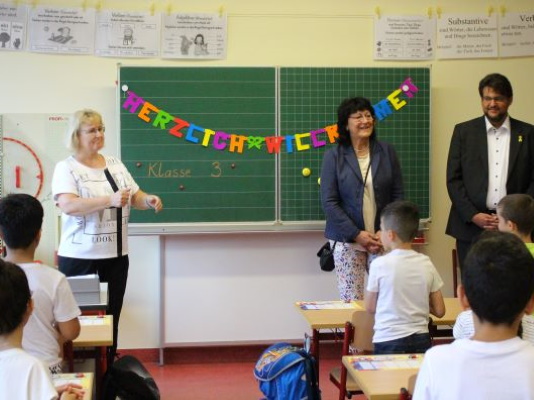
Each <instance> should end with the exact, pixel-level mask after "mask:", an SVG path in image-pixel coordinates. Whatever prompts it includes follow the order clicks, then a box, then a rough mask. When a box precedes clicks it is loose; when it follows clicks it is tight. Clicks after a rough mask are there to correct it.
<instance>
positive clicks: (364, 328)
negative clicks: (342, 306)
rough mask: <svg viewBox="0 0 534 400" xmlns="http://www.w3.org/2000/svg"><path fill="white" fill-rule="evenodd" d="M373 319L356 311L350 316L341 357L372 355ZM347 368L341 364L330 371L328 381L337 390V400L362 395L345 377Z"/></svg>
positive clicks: (365, 312) (350, 380)
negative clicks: (350, 319)
mask: <svg viewBox="0 0 534 400" xmlns="http://www.w3.org/2000/svg"><path fill="white" fill-rule="evenodd" d="M374 325H375V317H374V315H373V314H370V313H368V312H367V311H365V310H358V311H355V312H354V314H352V321H347V322H346V323H345V333H344V335H343V349H342V356H347V355H351V354H372V353H373V327H374ZM347 375H348V374H347V368H346V367H345V366H344V365H343V363H341V367H336V368H334V369H332V370H331V371H330V381H331V382H332V383H333V384H334V385H336V386H337V387H338V388H339V400H343V399H345V396H346V397H348V398H349V399H350V398H351V397H352V395H353V394H363V391H362V390H361V388H360V387H359V386H358V385H357V383H356V382H355V381H354V380H353V379H352V377H351V376H347Z"/></svg>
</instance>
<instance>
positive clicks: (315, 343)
mask: <svg viewBox="0 0 534 400" xmlns="http://www.w3.org/2000/svg"><path fill="white" fill-rule="evenodd" d="M311 354H312V356H313V357H315V365H316V368H317V370H316V371H315V372H316V375H317V384H319V330H318V329H314V330H313V334H312V345H311Z"/></svg>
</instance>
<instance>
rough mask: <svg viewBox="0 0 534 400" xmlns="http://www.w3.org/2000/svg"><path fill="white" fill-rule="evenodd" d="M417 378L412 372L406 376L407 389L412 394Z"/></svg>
mask: <svg viewBox="0 0 534 400" xmlns="http://www.w3.org/2000/svg"><path fill="white" fill-rule="evenodd" d="M416 380H417V374H413V375H412V376H410V377H409V378H408V391H409V392H410V393H411V394H413V392H414V389H415V381H416Z"/></svg>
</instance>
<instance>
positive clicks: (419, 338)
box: [365, 201, 445, 354]
mask: <svg viewBox="0 0 534 400" xmlns="http://www.w3.org/2000/svg"><path fill="white" fill-rule="evenodd" d="M418 230H419V210H418V208H417V206H416V205H415V204H414V203H412V202H409V201H395V202H393V203H390V204H389V205H387V206H386V207H385V208H384V210H383V211H382V215H381V218H380V238H381V241H382V245H383V246H384V249H386V250H389V253H387V254H385V255H383V256H381V257H378V258H376V259H375V260H374V261H373V262H372V263H371V268H370V271H369V279H368V283H367V290H366V292H365V307H366V309H367V311H369V312H371V313H375V326H374V331H375V332H374V336H373V344H374V352H375V353H376V354H395V353H424V352H425V351H426V350H427V349H428V348H430V346H431V345H432V342H431V340H430V334H429V331H428V318H429V313H432V314H433V315H435V316H437V317H442V316H443V315H444V314H445V304H444V301H443V296H442V294H441V287H442V286H443V281H442V279H441V277H440V276H439V274H438V272H437V270H436V268H435V267H434V264H433V263H432V261H431V260H430V258H429V257H428V256H426V255H424V254H421V253H418V252H416V251H415V250H413V248H412V240H413V239H414V237H415V235H416V234H417V231H418Z"/></svg>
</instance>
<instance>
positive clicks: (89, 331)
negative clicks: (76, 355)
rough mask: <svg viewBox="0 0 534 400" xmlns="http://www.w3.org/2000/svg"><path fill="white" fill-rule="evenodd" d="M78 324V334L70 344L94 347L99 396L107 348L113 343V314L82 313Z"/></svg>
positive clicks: (75, 346) (105, 364)
mask: <svg viewBox="0 0 534 400" xmlns="http://www.w3.org/2000/svg"><path fill="white" fill-rule="evenodd" d="M80 324H81V331H80V336H78V337H77V338H76V339H74V340H73V341H72V346H73V347H74V348H75V349H76V348H80V347H94V349H95V353H94V357H95V382H96V394H97V398H99V396H100V387H101V384H102V378H103V377H104V373H105V372H106V367H107V348H108V347H109V346H111V345H113V316H112V315H103V316H101V315H86V316H83V315H82V316H81V317H80Z"/></svg>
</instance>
